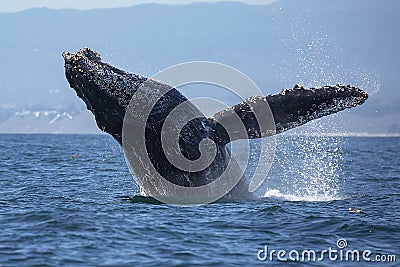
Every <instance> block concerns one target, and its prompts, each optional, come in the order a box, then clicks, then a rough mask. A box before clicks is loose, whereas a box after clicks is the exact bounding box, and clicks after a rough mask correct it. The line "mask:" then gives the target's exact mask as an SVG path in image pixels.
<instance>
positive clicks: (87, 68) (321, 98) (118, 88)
mask: <svg viewBox="0 0 400 267" xmlns="http://www.w3.org/2000/svg"><path fill="white" fill-rule="evenodd" d="M63 58H64V62H65V64H64V67H65V76H66V78H67V80H68V82H69V85H70V87H72V88H73V89H74V90H75V91H76V94H77V96H78V97H79V98H81V99H82V100H83V101H84V102H85V104H86V106H87V108H88V110H90V111H91V112H92V113H93V114H94V117H95V120H96V123H97V125H98V127H99V128H100V129H101V130H102V131H104V132H106V133H108V134H110V135H111V136H112V137H114V138H115V139H116V140H117V141H118V142H119V144H121V145H122V143H123V124H124V117H125V115H126V113H127V109H128V108H129V103H130V101H131V100H132V99H133V97H134V96H135V93H136V92H137V90H138V88H139V87H140V86H142V85H143V84H144V83H145V82H146V83H147V86H150V87H151V89H154V90H157V91H160V92H165V95H164V96H163V97H162V98H161V99H160V100H159V101H158V102H157V103H156V104H155V105H154V107H153V108H152V110H151V113H150V114H149V117H148V118H147V119H146V129H145V133H144V134H145V149H146V153H147V155H148V157H149V159H150V162H151V164H152V165H153V166H152V167H154V168H155V169H156V171H157V172H158V173H159V174H160V175H161V176H162V177H164V178H165V179H166V180H168V181H169V182H171V183H173V184H176V185H178V186H183V187H199V186H203V185H206V184H209V183H210V182H212V181H213V180H215V179H216V178H217V177H219V176H220V175H221V173H222V172H223V171H224V170H225V168H226V166H227V164H228V161H229V154H230V153H229V149H228V148H227V145H229V143H230V142H231V141H234V140H238V139H254V138H262V137H265V136H270V135H274V134H278V133H282V132H284V131H287V130H289V129H292V128H294V127H298V126H300V125H302V124H305V123H307V122H308V121H311V120H314V119H317V118H320V117H323V116H326V115H329V114H333V113H336V112H339V111H341V110H344V109H346V108H351V107H355V106H357V105H361V104H363V103H364V102H365V100H366V99H367V98H368V94H367V93H366V92H364V91H363V90H361V89H359V88H357V87H355V86H350V85H347V86H345V85H342V84H337V85H333V86H323V87H321V88H310V89H305V88H303V87H301V86H299V85H296V86H295V87H294V88H293V89H289V90H282V91H281V92H280V93H278V94H274V95H268V96H253V97H250V98H248V99H246V100H244V101H243V102H242V103H239V104H237V105H235V106H233V107H231V108H228V109H226V110H223V111H220V112H217V113H216V114H214V115H213V116H211V117H206V116H197V117H196V119H193V120H190V121H189V122H188V123H187V124H186V125H185V126H184V127H183V128H182V129H181V132H180V134H179V150H180V152H181V153H182V155H184V157H185V158H187V159H188V160H196V159H198V158H199V157H200V154H201V152H200V150H199V144H200V142H201V141H202V140H204V139H211V140H212V141H213V143H214V144H215V147H216V151H217V152H216V155H215V158H214V160H213V161H212V163H211V164H210V165H209V166H208V167H207V168H205V169H203V170H198V171H188V170H182V169H180V168H178V167H176V166H175V165H174V164H172V163H171V162H170V161H169V160H168V158H167V156H166V153H165V152H166V151H163V147H162V145H161V138H162V137H161V135H162V134H161V132H162V127H163V124H164V122H165V120H166V118H167V117H168V114H170V113H171V112H172V111H173V110H174V109H175V108H176V107H177V106H178V105H181V104H182V103H186V104H187V109H186V110H185V112H184V113H185V114H183V115H187V114H186V113H196V114H198V112H199V111H198V110H197V109H196V107H195V106H194V105H193V104H191V103H190V101H189V100H188V99H187V98H186V97H185V96H183V95H182V94H181V93H180V92H179V91H178V90H177V89H175V88H170V86H169V85H166V84H163V83H161V82H158V81H154V80H150V79H147V78H146V77H143V76H140V75H137V74H133V73H128V72H126V71H123V70H121V69H118V68H116V67H114V66H112V65H110V64H108V63H104V62H102V59H101V57H100V55H99V54H98V53H97V52H95V51H93V50H91V49H89V48H83V49H80V50H78V51H77V52H75V53H68V52H64V53H63ZM266 103H267V104H266ZM265 105H269V108H270V111H271V112H272V115H273V119H274V123H275V125H274V127H273V128H274V129H272V130H271V129H270V127H264V128H263V127H261V126H260V125H259V123H258V122H257V118H256V116H255V115H254V113H253V111H254V109H261V110H262V108H263V107H264V106H265ZM133 112H134V111H133ZM183 115H182V116H183ZM232 116H237V117H239V118H240V120H241V124H242V125H243V126H244V128H245V130H246V131H245V133H246V134H243V132H239V131H238V133H237V134H235V132H233V133H231V134H228V133H227V132H226V130H225V129H224V127H223V125H224V122H225V121H229V119H230V117H232ZM133 127H134V126H133ZM130 145H131V146H132V147H133V149H134V150H135V146H136V144H135V140H133V141H132V143H131V144H130ZM139 154H140V153H139ZM135 155H136V154H135ZM137 160H138V162H141V159H140V158H139V159H137ZM139 165H140V167H136V169H135V168H134V172H135V174H136V175H139V176H140V175H143V176H145V175H146V170H147V168H146V166H141V165H143V164H138V166H139ZM149 179H151V177H150V178H149ZM242 180H243V179H242ZM241 183H244V182H243V181H241V182H239V183H238V185H240V184H241ZM242 190H243V186H242V187H240V186H236V187H235V188H234V189H232V190H231V191H229V193H228V194H227V195H229V196H233V197H234V196H235V195H239V194H240V195H242V196H241V197H243V192H242Z"/></svg>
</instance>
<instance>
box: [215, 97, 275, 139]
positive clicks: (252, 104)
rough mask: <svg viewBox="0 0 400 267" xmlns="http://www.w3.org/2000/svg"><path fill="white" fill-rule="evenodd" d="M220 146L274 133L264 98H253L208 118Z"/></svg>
mask: <svg viewBox="0 0 400 267" xmlns="http://www.w3.org/2000/svg"><path fill="white" fill-rule="evenodd" d="M208 121H209V123H210V124H213V125H214V128H215V129H216V132H217V133H218V140H220V143H221V144H228V143H229V142H231V141H234V140H239V139H254V138H262V137H266V136H271V135H274V134H275V133H276V127H275V121H274V117H273V114H272V111H271V109H270V107H269V105H268V103H267V98H266V97H265V96H253V97H250V98H247V99H246V100H244V101H243V102H242V103H239V104H237V105H234V106H232V107H230V108H227V109H225V110H222V111H219V112H217V113H215V114H214V115H213V116H211V117H210V118H208Z"/></svg>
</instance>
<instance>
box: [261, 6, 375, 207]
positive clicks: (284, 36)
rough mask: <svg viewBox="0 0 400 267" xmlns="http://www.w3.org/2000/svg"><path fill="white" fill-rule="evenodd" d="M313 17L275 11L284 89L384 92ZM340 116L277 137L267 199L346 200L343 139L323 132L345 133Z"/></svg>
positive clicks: (294, 12) (305, 14) (373, 75)
mask: <svg viewBox="0 0 400 267" xmlns="http://www.w3.org/2000/svg"><path fill="white" fill-rule="evenodd" d="M313 20H315V19H314V18H311V17H310V16H308V14H307V13H304V12H296V11H295V10H285V9H283V8H282V7H278V8H277V9H276V10H275V16H274V22H275V26H276V29H277V31H278V36H279V37H280V43H279V45H281V46H282V47H283V48H284V49H285V53H284V55H283V58H282V62H281V64H280V74H279V76H280V77H279V78H280V80H281V82H282V83H283V84H284V86H286V87H291V86H293V84H302V85H304V86H305V87H318V86H321V85H325V84H336V83H344V84H354V85H357V86H358V87H360V88H362V89H363V90H365V91H367V92H368V94H370V95H373V94H375V93H377V92H378V91H379V89H380V84H379V79H378V77H377V75H376V74H375V73H372V72H371V71H368V70H365V69H363V68H361V67H359V66H355V65H354V64H353V63H352V62H351V58H349V57H348V55H345V54H344V53H343V49H342V48H340V47H338V46H337V45H336V44H335V38H334V37H332V36H329V35H328V34H326V33H324V31H323V29H322V27H321V26H319V27H316V26H314V25H318V23H316V22H315V21H313ZM338 116H341V114H336V115H334V116H329V117H326V118H323V119H319V120H316V121H312V122H310V123H308V124H307V125H304V126H302V127H299V128H297V129H296V130H294V131H293V130H292V131H289V132H287V133H285V134H283V135H282V136H281V137H280V138H278V148H277V155H276V161H275V164H274V169H273V170H272V172H271V177H270V179H269V181H268V182H267V183H266V187H265V191H264V192H265V193H264V197H268V198H277V199H283V200H289V201H332V200H338V199H343V197H341V188H340V185H342V184H343V183H344V180H345V178H344V174H343V170H342V163H343V161H344V158H343V153H342V151H341V150H342V147H343V142H344V141H345V140H344V138H343V137H338V136H337V137H329V136H326V135H323V133H329V134H335V133H340V132H343V131H342V130H341V128H340V126H339V123H338V120H337V119H335V118H337V117H338Z"/></svg>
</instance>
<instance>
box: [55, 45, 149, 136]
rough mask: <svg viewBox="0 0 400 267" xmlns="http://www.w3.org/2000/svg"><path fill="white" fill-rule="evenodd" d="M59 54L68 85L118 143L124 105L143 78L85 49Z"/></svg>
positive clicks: (127, 103)
mask: <svg viewBox="0 0 400 267" xmlns="http://www.w3.org/2000/svg"><path fill="white" fill-rule="evenodd" d="M62 56H63V58H64V67H65V76H66V78H67V80H68V82H69V84H70V86H71V87H72V88H73V89H74V90H75V92H76V94H77V95H78V97H79V98H81V99H82V100H83V101H84V102H85V104H86V106H87V108H88V109H89V110H90V111H91V112H92V113H93V114H94V115H95V119H96V123H97V125H98V127H99V128H100V129H101V130H102V131H104V132H107V133H109V134H111V135H112V136H114V137H115V138H116V139H117V140H118V141H119V142H121V132H122V123H123V118H124V115H125V110H126V107H127V106H128V105H129V101H130V99H131V98H132V95H133V94H134V92H135V90H136V89H137V88H138V87H139V86H140V85H141V84H142V83H143V82H144V81H145V80H146V78H144V77H142V76H139V75H136V74H131V73H127V72H125V71H122V70H120V69H117V68H115V67H113V66H111V65H109V64H107V63H104V62H102V61H101V57H100V55H99V54H98V53H97V52H95V51H93V50H91V49H89V48H83V49H79V50H78V51H77V52H75V53H68V52H64V53H63V54H62Z"/></svg>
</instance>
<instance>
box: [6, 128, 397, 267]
mask: <svg viewBox="0 0 400 267" xmlns="http://www.w3.org/2000/svg"><path fill="white" fill-rule="evenodd" d="M0 151H1V153H0V225H1V229H0V266H65V265H66V266H254V265H260V266H261V265H276V264H278V263H285V262H283V261H284V260H285V259H287V260H288V261H289V262H291V263H292V265H293V266H297V265H299V264H302V265H314V266H328V265H331V264H332V263H335V264H338V265H341V266H347V265H359V264H360V263H359V262H354V261H351V258H350V257H349V260H346V258H345V255H346V253H347V252H348V251H349V250H357V251H359V253H360V254H359V255H360V262H361V263H362V265H363V266H367V265H371V266H373V265H379V266H383V265H384V266H395V265H396V263H397V264H398V262H399V261H400V253H399V249H400V138H361V137H347V138H344V137H301V136H298V137H291V136H283V137H280V138H278V147H277V151H276V156H275V161H274V164H273V166H272V169H271V171H270V173H269V176H268V178H267V179H268V180H267V182H266V189H265V197H263V198H261V199H259V200H257V201H248V202H233V203H215V204H209V205H203V206H197V207H176V206H170V205H165V204H161V205H160V204H157V203H155V202H152V201H151V200H149V199H144V198H141V197H138V188H137V186H136V185H135V183H134V181H133V178H132V177H131V175H130V174H129V171H128V169H127V167H126V164H125V160H124V157H123V154H122V151H121V148H120V147H119V145H118V144H117V143H116V142H115V141H114V140H112V138H111V137H109V136H107V135H0ZM350 207H352V208H353V209H361V212H360V213H353V212H349V208H350ZM329 249H330V250H331V253H332V255H330V256H331V258H329V257H328V256H329V255H328V252H326V253H325V254H323V257H321V253H322V252H323V251H324V250H327V251H328V250H329ZM273 250H275V252H274V251H273ZM279 250H283V251H284V252H285V254H283V252H280V253H281V254H280V256H281V257H280V259H279V258H278V251H279ZM304 250H313V251H315V252H316V253H317V254H316V255H317V259H316V260H314V261H312V260H308V261H307V259H305V260H302V258H301V256H302V253H303V251H304ZM366 250H368V251H370V252H371V253H370V254H369V255H367V257H366V260H368V259H369V260H371V262H368V261H366V260H364V259H363V258H362V253H363V252H365V251H366ZM334 251H337V252H334ZM265 252H266V253H265ZM296 252H297V253H298V254H299V257H298V258H297V256H296V255H297V254H296ZM265 254H267V256H266V255H265ZM271 254H272V258H271V257H270V255H271ZM340 254H342V256H341V255H340ZM367 254H368V253H367ZM349 255H350V254H349ZM290 256H291V257H290ZM335 256H337V258H336V259H335ZM376 256H378V258H377V257H376ZM393 256H394V257H396V259H394V258H393ZM321 258H322V259H321ZM379 259H380V260H381V261H385V262H384V263H382V262H381V263H376V262H373V261H375V260H379ZM394 260H396V262H394ZM293 261H294V262H293ZM286 263H287V262H286Z"/></svg>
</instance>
